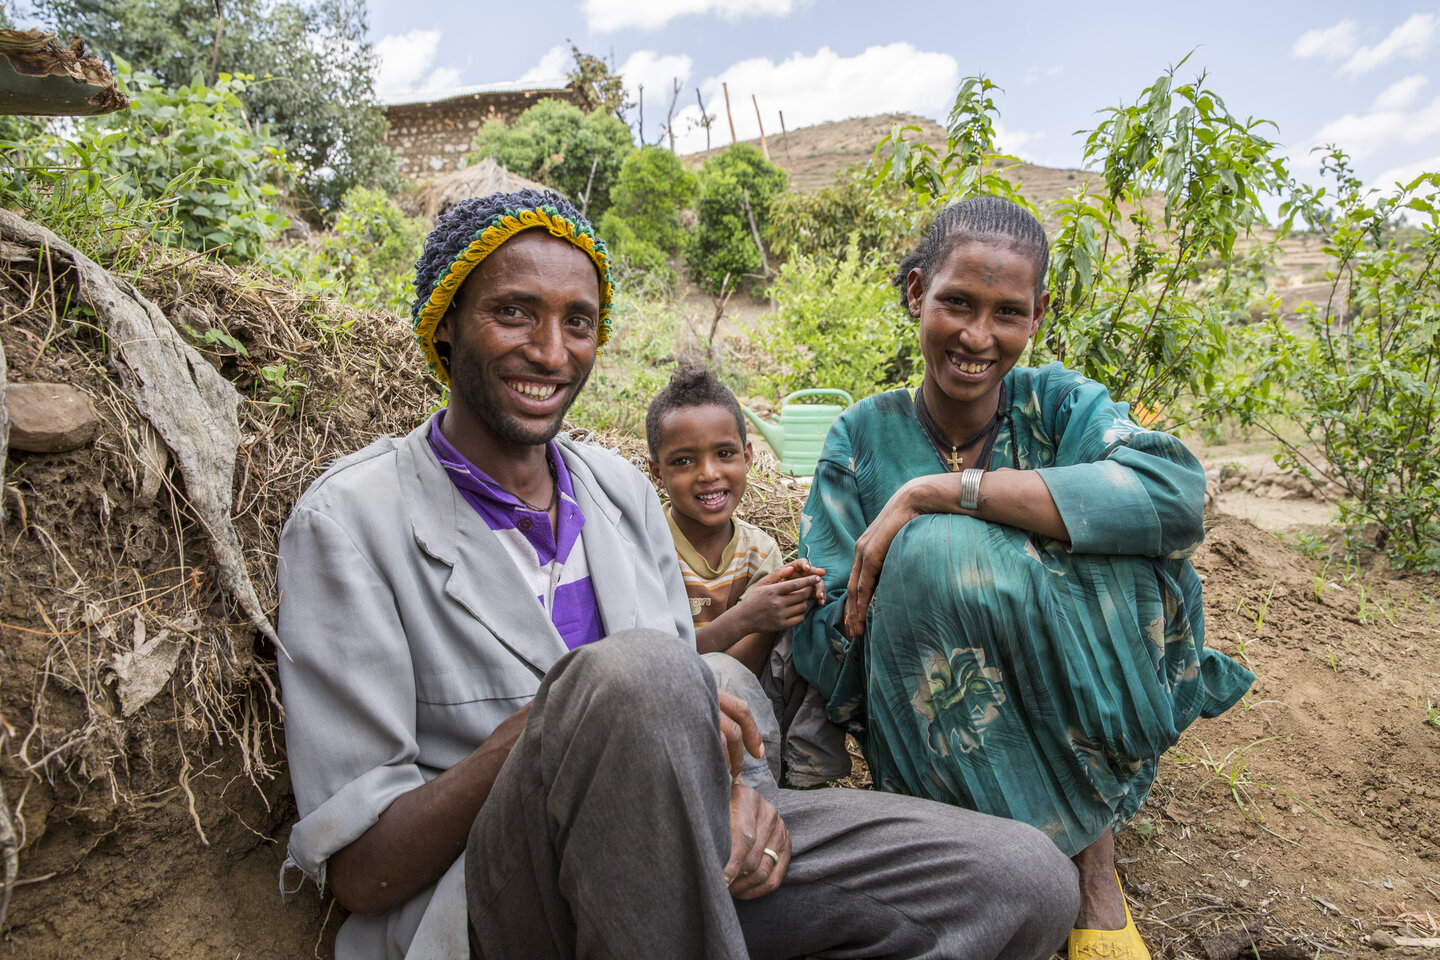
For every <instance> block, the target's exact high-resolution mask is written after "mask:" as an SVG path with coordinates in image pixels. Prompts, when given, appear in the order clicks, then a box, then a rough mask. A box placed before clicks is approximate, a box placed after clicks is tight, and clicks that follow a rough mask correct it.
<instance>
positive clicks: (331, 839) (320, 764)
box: [279, 506, 527, 915]
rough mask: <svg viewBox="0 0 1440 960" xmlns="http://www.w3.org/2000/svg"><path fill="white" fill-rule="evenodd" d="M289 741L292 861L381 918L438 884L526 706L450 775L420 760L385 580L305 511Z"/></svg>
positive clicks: (289, 674)
mask: <svg viewBox="0 0 1440 960" xmlns="http://www.w3.org/2000/svg"><path fill="white" fill-rule="evenodd" d="M279 586H280V613H279V626H280V633H281V640H282V642H283V643H284V644H285V648H286V650H287V651H289V653H290V658H289V659H287V658H286V657H284V656H281V658H280V681H281V691H282V695H283V697H284V703H285V713H286V723H285V739H286V746H287V752H288V755H289V760H290V769H291V779H292V781H293V783H294V786H295V795H296V801H297V804H298V806H299V808H300V817H301V819H300V822H299V823H297V824H296V825H295V828H294V830H293V831H292V833H291V838H290V851H289V852H290V857H291V859H292V860H293V861H294V862H295V863H296V864H297V865H298V866H299V867H300V869H302V870H303V871H304V872H305V873H307V874H309V875H310V876H312V877H314V878H316V879H317V880H319V881H321V882H328V883H329V885H330V887H331V889H332V891H333V892H334V894H335V897H336V899H337V900H339V901H340V903H341V905H342V906H344V907H345V908H346V909H348V910H351V911H353V912H356V913H362V914H367V915H375V914H380V913H384V912H386V911H388V910H390V909H393V908H394V907H396V906H399V905H400V904H402V903H404V902H405V901H406V900H408V899H410V897H412V896H414V895H415V894H416V893H418V892H420V891H421V890H423V889H424V888H425V887H426V886H427V885H429V884H430V883H432V882H434V881H435V880H437V879H439V877H440V876H441V875H442V874H443V873H444V872H445V871H446V869H448V868H449V866H450V865H451V864H452V863H453V862H454V861H455V860H456V859H457V858H458V857H459V856H460V854H461V853H462V852H463V851H464V848H465V839H466V836H467V834H468V831H469V828H470V823H471V821H472V820H473V819H474V817H475V813H476V812H477V811H478V810H479V809H480V804H481V803H483V802H484V799H485V796H486V795H488V793H489V790H490V786H491V784H492V783H493V782H494V777H495V774H496V773H498V772H499V769H500V765H501V764H502V763H503V762H504V759H505V756H506V755H508V754H509V751H510V747H511V746H513V744H514V739H515V737H516V736H518V734H519V731H520V729H521V728H522V727H523V725H524V719H523V718H524V714H525V713H526V712H527V711H526V710H525V709H524V708H522V709H521V710H520V711H519V712H518V713H517V714H516V717H518V718H519V720H518V722H516V721H515V718H514V717H512V718H511V721H507V722H506V723H505V724H502V725H501V727H500V728H498V729H497V730H496V731H495V733H494V734H492V736H491V737H490V738H488V739H487V740H486V741H485V742H484V743H483V744H481V746H480V747H479V748H477V749H476V750H475V751H474V752H473V753H472V754H471V755H470V756H468V757H467V758H466V759H465V760H462V761H461V762H460V763H459V764H456V766H455V767H453V768H452V769H451V770H449V771H448V772H446V773H445V774H442V775H441V776H439V777H436V778H434V779H433V780H431V781H430V782H429V783H427V782H426V781H425V778H424V776H423V775H422V774H421V771H420V768H419V767H418V766H417V764H416V760H417V758H418V756H419V746H418V744H417V741H416V732H415V715H416V705H415V678H414V665H413V663H412V659H411V654H410V646H409V644H408V642H407V641H406V638H405V631H404V627H403V624H402V623H401V620H400V614H399V611H398V610H397V609H396V606H395V601H394V593H393V590H392V588H391V586H390V584H389V583H388V582H386V580H385V578H384V577H383V576H381V575H380V574H379V573H378V572H377V571H376V570H375V569H374V567H373V566H372V565H371V563H370V561H369V559H368V558H367V557H366V555H365V553H364V552H363V551H361V550H360V549H359V548H357V547H356V545H355V543H354V541H353V540H352V539H351V537H350V535H349V534H348V533H347V532H346V530H345V529H344V528H343V527H342V526H341V525H340V524H339V523H337V522H335V520H333V519H332V518H330V517H328V516H326V515H325V514H322V513H319V512H317V511H315V510H311V509H307V508H305V507H303V506H302V507H301V508H299V509H297V510H296V512H295V514H294V515H293V516H292V517H291V518H290V520H289V522H287V523H286V525H285V530H284V533H283V534H282V536H281V542H280V565H279Z"/></svg>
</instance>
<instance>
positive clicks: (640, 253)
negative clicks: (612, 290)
mask: <svg viewBox="0 0 1440 960" xmlns="http://www.w3.org/2000/svg"><path fill="white" fill-rule="evenodd" d="M599 233H600V236H601V237H604V238H605V243H606V244H607V245H608V246H609V248H610V255H611V256H612V257H614V258H615V260H616V261H623V263H624V265H625V268H626V271H627V273H629V274H632V275H633V274H635V273H637V272H638V273H647V274H653V275H654V276H655V277H656V278H657V279H658V280H659V281H660V282H661V283H662V284H663V285H664V286H665V287H670V286H673V285H674V283H675V271H674V270H671V269H670V265H669V264H668V263H666V262H665V251H664V250H661V249H660V248H659V247H657V246H656V245H655V244H653V243H649V242H647V241H645V240H642V239H641V238H640V237H639V236H637V235H636V233H635V231H634V230H633V229H631V226H630V221H629V220H626V219H624V218H623V217H621V216H619V215H618V214H617V213H616V212H615V211H614V210H613V209H611V210H609V211H607V212H606V214H605V216H604V217H602V218H601V219H600V225H599Z"/></svg>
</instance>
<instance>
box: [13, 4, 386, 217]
mask: <svg viewBox="0 0 1440 960" xmlns="http://www.w3.org/2000/svg"><path fill="white" fill-rule="evenodd" d="M35 7H36V12H37V13H39V14H40V15H41V16H42V17H43V18H44V19H45V20H46V21H47V22H50V23H54V24H55V26H56V28H57V29H58V30H59V31H60V33H61V34H62V35H69V34H72V33H73V34H77V35H79V36H82V37H84V38H85V39H86V40H87V41H88V42H89V44H90V46H91V48H92V49H94V50H96V51H99V53H100V55H101V56H103V57H105V58H106V59H108V60H109V61H110V62H111V63H113V64H115V65H116V66H119V64H120V62H121V61H125V62H127V63H129V64H130V65H131V67H132V68H133V69H134V70H135V71H136V72H137V73H140V72H144V73H149V74H153V75H154V76H156V77H157V78H159V80H160V82H161V85H162V86H165V87H181V86H184V85H186V84H196V83H204V82H207V81H208V82H209V83H210V84H212V85H213V84H215V83H216V82H218V79H219V72H221V71H223V72H226V73H229V74H231V75H232V76H239V75H242V74H248V75H250V76H252V77H258V78H260V79H259V80H258V81H255V82H252V83H249V84H246V85H245V86H244V87H243V88H236V89H235V90H234V92H235V94H236V95H237V96H238V97H239V98H240V100H241V101H242V102H243V103H244V104H245V113H246V115H247V116H248V117H249V118H250V121H251V122H252V123H261V124H265V125H267V126H268V127H269V128H270V131H271V133H272V134H273V135H274V136H275V137H276V138H277V139H278V140H279V141H280V143H281V144H282V145H283V146H284V148H285V152H286V154H287V155H289V156H290V157H291V158H292V159H294V160H296V161H297V162H298V163H299V164H300V167H301V169H300V170H299V171H298V175H297V184H296V185H297V189H298V190H299V192H300V193H301V194H302V195H303V196H304V197H306V198H308V200H309V201H310V209H309V210H307V214H309V215H312V216H311V219H317V220H318V219H319V218H320V216H321V215H323V214H326V213H328V212H330V211H332V210H334V208H335V207H337V206H338V205H339V203H340V199H341V197H343V196H344V194H345V193H346V192H347V191H348V190H349V189H350V188H351V187H353V186H356V185H361V186H371V187H380V188H383V189H387V190H394V189H397V188H398V187H399V179H398V177H397V175H396V173H395V158H394V156H393V155H392V154H391V153H390V151H389V149H388V148H386V146H385V143H384V138H385V130H386V126H387V125H386V122H385V117H384V114H383V113H382V112H381V110H380V108H379V107H378V106H377V104H376V102H375V90H374V80H375V67H376V61H375V55H374V51H373V50H372V48H371V46H370V44H369V43H368V42H367V41H366V39H365V38H366V33H367V25H366V17H365V4H364V3H363V2H361V0H298V2H296V0H279V2H277V0H225V2H224V4H223V5H220V4H216V3H215V2H214V0H144V2H143V3H137V2H134V0H37V2H36V4H35ZM217 10H220V11H222V12H223V24H222V26H223V29H221V30H220V31H219V50H218V51H217V50H216V49H215V41H216V26H217V22H216V12H217ZM217 53H218V55H217Z"/></svg>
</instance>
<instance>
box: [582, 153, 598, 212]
mask: <svg viewBox="0 0 1440 960" xmlns="http://www.w3.org/2000/svg"><path fill="white" fill-rule="evenodd" d="M599 165H600V154H598V153H597V154H595V157H594V159H592V160H591V161H590V176H588V177H586V178H585V199H584V200H583V201H581V203H580V216H582V217H587V216H589V215H590V185H591V184H592V183H594V182H595V168H596V167H597V166H599Z"/></svg>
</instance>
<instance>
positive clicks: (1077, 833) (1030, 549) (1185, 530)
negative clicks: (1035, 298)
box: [795, 364, 1254, 856]
mask: <svg viewBox="0 0 1440 960" xmlns="http://www.w3.org/2000/svg"><path fill="white" fill-rule="evenodd" d="M1006 383H1007V386H1008V406H1009V413H1010V419H1009V421H1008V422H1005V421H1003V420H1002V423H1001V427H1000V434H999V436H998V437H997V439H996V442H995V447H994V450H993V453H992V455H991V458H990V464H989V466H990V467H991V468H992V469H994V468H998V467H1016V468H1019V469H1022V470H1038V471H1039V472H1040V475H1041V476H1042V477H1043V478H1044V480H1045V484H1046V486H1047V487H1048V488H1049V490H1050V493H1051V495H1052V496H1053V497H1054V499H1055V505H1056V506H1057V507H1058V508H1059V509H1060V515H1061V517H1062V518H1064V520H1065V525H1066V528H1067V529H1068V530H1069V532H1070V537H1071V541H1070V543H1069V544H1068V545H1067V544H1065V543H1063V542H1060V541H1056V540H1049V539H1046V538H1045V537H1042V536H1040V535H1038V534H1028V533H1025V532H1023V531H1021V530H1017V529H1015V528H1013V527H1006V526H1001V525H999V524H994V523H987V522H985V521H983V520H978V519H975V518H973V517H965V516H958V515H950V514H935V515H928V516H922V517H919V518H917V519H915V520H912V521H911V522H910V523H909V524H907V525H906V526H905V527H904V528H903V529H902V530H901V531H900V534H899V536H897V537H896V538H895V541H894V543H893V544H892V545H891V547H890V551H889V553H888V554H887V556H886V559H885V565H884V567H883V569H882V572H881V576H880V583H879V585H878V587H877V588H876V592H875V597H874V601H873V602H872V603H871V605H870V610H869V614H868V617H867V626H866V631H865V634H864V635H863V636H862V637H860V638H858V639H857V640H855V641H854V642H852V641H850V640H848V639H846V638H845V636H844V635H843V634H842V633H841V631H840V627H839V624H840V622H841V620H842V617H843V611H844V606H845V587H846V584H847V582H848V580H849V577H850V569H851V566H852V564H853V563H854V558H855V541H856V539H858V538H859V536H860V534H861V533H863V532H864V530H865V528H866V527H867V526H868V525H869V523H870V521H871V520H873V519H874V518H875V517H876V516H877V515H878V514H879V513H880V510H881V509H882V508H883V507H884V506H885V504H886V503H887V502H888V501H889V500H890V497H891V495H892V494H894V493H895V491H896V490H898V489H899V488H900V486H901V485H902V484H904V483H905V482H906V481H907V480H910V479H912V478H914V477H919V476H923V475H926V474H934V473H941V472H943V471H944V469H945V468H944V464H943V463H942V462H941V460H940V456H939V454H938V453H937V452H936V450H935V448H934V446H933V445H932V444H931V443H930V441H929V439H928V438H927V436H926V434H925V433H924V431H923V429H922V428H921V426H920V424H919V422H918V421H917V420H916V419H915V413H914V405H913V402H912V398H911V394H910V392H909V391H906V390H897V391H894V392H891V393H886V394H881V395H880V396H876V397H871V398H869V399H867V400H864V401H862V402H860V403H858V404H856V405H855V406H854V407H851V408H850V409H849V410H847V411H846V412H845V413H844V414H843V415H842V416H841V417H840V418H839V419H838V420H837V421H836V422H835V425H834V426H833V427H832V428H831V430H830V435H829V437H828V438H827V439H826V442H825V449H824V452H823V454H822V455H821V461H820V465H819V467H818V468H817V470H816V472H815V480H814V487H813V488H812V490H811V493H810V497H809V499H808V500H807V501H806V504H805V511H804V515H803V517H802V519H801V529H800V550H801V555H802V556H805V557H808V558H809V559H810V561H811V562H812V563H814V564H816V565H817V566H821V567H824V568H825V569H826V570H827V571H828V572H827V573H826V576H825V588H826V591H827V593H828V596H829V601H828V602H827V603H826V605H825V606H823V607H818V608H816V609H815V610H814V611H813V612H812V613H811V614H810V616H809V618H807V619H806V621H805V623H804V624H802V625H801V627H800V628H799V629H797V630H796V632H795V665H796V667H797V668H799V671H800V673H801V674H802V675H803V676H804V677H805V678H806V679H808V680H809V681H810V682H811V683H812V684H814V685H815V686H816V687H817V688H819V690H820V691H821V692H822V693H823V694H824V695H825V696H826V698H827V701H828V707H829V712H830V716H831V718H832V719H833V720H835V721H837V722H838V723H841V724H843V725H845V726H846V727H847V728H848V729H850V730H851V731H853V732H855V733H857V735H858V736H859V738H860V740H861V742H862V743H863V744H864V745H865V755H866V759H867V760H868V761H869V763H870V769H871V772H872V774H873V775H874V778H875V782H876V785H877V786H878V787H880V789H883V790H889V791H892V792H895V793H908V794H914V795H916V796H922V797H929V798H931V799H934V800H942V801H945V802H948V803H955V804H959V805H961V806H964V807H969V808H971V809H974V810H980V811H982V812H984V813H989V814H994V815H996V816H1001V817H1007V818H1010V819H1014V820H1023V821H1026V822H1027V823H1031V824H1034V825H1035V826H1036V827H1039V828H1040V829H1041V830H1043V831H1044V832H1045V833H1047V834H1048V835H1049V836H1050V837H1051V839H1053V840H1054V841H1055V843H1056V844H1057V845H1058V846H1059V847H1060V849H1062V850H1063V851H1065V853H1067V854H1070V855H1072V856H1073V855H1074V854H1076V853H1078V852H1079V851H1081V850H1082V849H1084V848H1085V847H1087V846H1089V845H1090V844H1091V843H1092V842H1093V841H1094V840H1096V839H1097V838H1098V837H1099V836H1100V834H1102V833H1103V832H1104V831H1105V830H1106V828H1108V827H1115V828H1119V827H1121V826H1123V825H1124V824H1125V823H1127V822H1129V820H1130V819H1131V817H1133V816H1134V815H1135V812H1136V811H1137V810H1138V809H1139V808H1140V804H1141V803H1142V802H1144V800H1145V796H1146V795H1147V794H1148V793H1149V791H1150V785H1151V783H1152V782H1153V781H1154V779H1155V766H1156V761H1157V760H1158V759H1159V757H1160V755H1161V754H1162V753H1164V752H1165V750H1166V749H1167V748H1168V747H1170V746H1171V745H1173V744H1174V743H1175V741H1176V740H1177V739H1178V738H1179V736H1180V732H1181V731H1182V730H1184V729H1185V728H1186V727H1187V726H1189V724H1190V723H1191V722H1192V721H1193V720H1194V719H1195V718H1196V717H1197V716H1207V717H1213V716H1216V715H1218V714H1220V713H1223V712H1224V711H1225V710H1226V709H1228V708H1229V707H1230V706H1231V704H1233V703H1235V701H1237V700H1239V699H1240V697H1241V695H1242V694H1244V693H1245V691H1246V690H1247V689H1249V687H1250V683H1251V681H1252V680H1254V676H1253V675H1252V674H1251V673H1250V672H1249V671H1248V670H1245V669H1244V668H1243V667H1241V666H1240V665H1239V664H1237V663H1235V662H1234V661H1233V660H1231V659H1229V658H1228V657H1225V656H1223V655H1221V654H1219V653H1217V652H1216V651H1214V650H1207V649H1205V647H1204V634H1205V629H1204V620H1203V614H1202V609H1201V596H1200V578H1199V577H1198V576H1196V574H1195V571H1194V569H1193V568H1191V566H1190V563H1189V561H1188V560H1187V559H1186V558H1187V557H1189V556H1190V554H1191V553H1192V552H1193V551H1194V550H1195V548H1196V547H1198V546H1199V545H1200V542H1201V540H1202V539H1203V538H1204V531H1203V528H1202V526H1201V511H1202V509H1203V506H1204V500H1205V475H1204V471H1203V470H1202V469H1201V467H1200V464H1199V462H1198V461H1197V460H1196V459H1195V457H1194V456H1193V455H1192V454H1191V453H1190V452H1189V451H1188V450H1187V449H1186V448H1185V447H1184V445H1183V444H1181V443H1180V441H1178V440H1176V439H1175V438H1174V437H1172V436H1170V435H1168V434H1164V433H1158V432H1155V431H1152V430H1146V429H1144V428H1143V427H1140V426H1138V425H1137V424H1135V423H1133V422H1131V420H1130V419H1129V416H1128V413H1129V411H1128V408H1127V407H1126V405H1124V404H1118V403H1114V402H1112V401H1111V400H1110V397H1109V396H1108V394H1106V392H1105V389H1104V388H1103V387H1101V386H1100V385H1099V384H1097V383H1095V382H1093V381H1091V380H1087V379H1085V378H1084V377H1082V376H1080V375H1079V374H1077V373H1074V372H1072V371H1069V370H1066V369H1064V368H1063V367H1062V366H1060V365H1059V364H1052V365H1050V366H1047V367H1043V368H1040V369H1026V368H1016V369H1014V370H1012V371H1011V372H1010V374H1009V375H1008V376H1007V377H1006Z"/></svg>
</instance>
